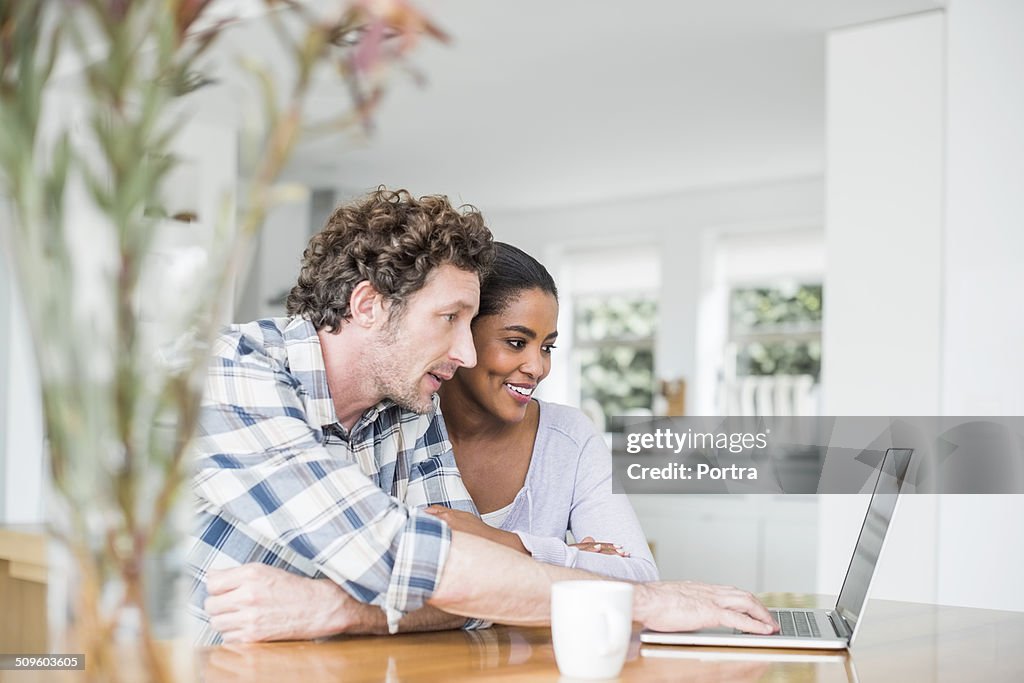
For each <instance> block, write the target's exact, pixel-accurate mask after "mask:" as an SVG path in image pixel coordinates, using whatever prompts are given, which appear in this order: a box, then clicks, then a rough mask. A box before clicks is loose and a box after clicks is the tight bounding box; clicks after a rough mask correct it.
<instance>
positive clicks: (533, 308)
mask: <svg viewBox="0 0 1024 683" xmlns="http://www.w3.org/2000/svg"><path fill="white" fill-rule="evenodd" d="M496 249H497V254H496V258H495V263H494V266H493V268H492V270H491V272H490V274H489V275H488V276H487V277H486V278H485V279H484V282H483V283H482V285H481V288H480V312H479V313H478V314H477V317H476V318H475V319H474V320H473V341H474V344H475V346H476V355H477V362H476V366H474V367H472V368H460V369H459V370H458V372H456V373H455V377H454V378H453V379H451V380H449V381H448V382H445V383H444V385H443V386H442V388H441V391H440V395H441V413H442V414H443V415H444V420H445V424H446V425H447V428H448V434H449V437H450V438H451V441H452V446H453V449H454V451H455V460H456V462H457V463H458V466H459V470H460V472H461V473H462V479H463V481H464V482H465V484H466V488H467V489H468V490H469V493H470V495H471V496H472V498H473V501H474V502H475V503H476V506H477V508H478V509H479V511H480V513H481V514H482V517H483V520H481V519H478V518H477V517H475V516H473V515H471V514H469V513H466V512H459V511H456V510H450V509H448V508H445V507H441V506H431V507H429V508H427V512H430V513H432V514H435V515H437V516H438V517H441V518H443V519H444V520H445V521H446V522H448V524H449V525H450V526H452V527H453V528H455V529H458V530H460V531H466V532H470V533H474V534H477V535H480V536H483V537H485V538H488V539H490V540H493V541H496V542H499V543H502V544H504V545H507V546H509V547H511V548H514V549H515V550H518V551H519V552H523V553H527V554H530V555H532V556H533V557H535V558H537V559H538V560H542V561H544V562H549V563H551V564H557V565H562V566H566V567H578V568H580V569H586V570H588V571H592V572H595V573H598V574H603V575H605V576H611V577H616V578H622V579H630V580H635V581H650V580H655V579H657V578H658V571H657V567H656V566H655V564H654V558H653V557H652V556H651V552H650V550H649V549H648V547H647V541H646V538H645V537H644V533H643V530H642V529H641V528H640V524H639V522H638V521H637V518H636V514H635V513H634V512H633V508H632V507H631V506H630V504H629V501H628V500H627V498H626V497H625V496H624V495H612V486H611V471H612V463H611V455H610V454H609V452H608V448H607V446H606V445H605V443H604V439H603V438H602V436H601V435H600V434H599V433H598V432H597V431H596V429H595V428H594V426H593V424H592V423H591V422H590V421H589V420H588V419H587V417H586V416H585V415H583V413H581V412H580V411H579V410H576V409H575V408H570V407H568V406H563V405H558V404H555V403H542V402H541V401H538V400H537V399H535V398H533V397H532V395H533V392H534V391H535V390H536V388H537V385H538V384H539V383H540V382H541V381H543V379H544V378H545V377H547V375H548V372H549V371H550V369H551V352H552V349H554V342H555V339H556V337H557V336H558V332H557V330H556V324H557V320H558V292H557V289H556V288H555V283H554V281H553V280H552V278H551V275H550V274H549V273H548V272H547V270H546V269H545V268H544V266H542V265H541V264H540V263H538V262H537V261H536V260H535V259H534V258H533V257H531V256H529V255H528V254H526V253H525V252H523V251H522V250H520V249H517V248H516V247H513V246H511V245H508V244H503V243H501V242H499V243H496ZM566 530H569V531H571V532H572V534H573V536H574V537H575V538H580V539H582V540H583V542H581V543H578V544H575V545H567V544H566V543H565V542H564V540H563V539H564V538H565V532H566ZM594 537H598V538H610V539H614V541H615V542H616V543H618V544H621V545H612V544H609V543H599V542H595V541H594Z"/></svg>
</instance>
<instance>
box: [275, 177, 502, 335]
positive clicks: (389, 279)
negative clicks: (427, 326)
mask: <svg viewBox="0 0 1024 683" xmlns="http://www.w3.org/2000/svg"><path fill="white" fill-rule="evenodd" d="M493 259H494V245H493V242H492V237H491V231H490V230H488V229H487V226H486V225H484V219H483V216H482V215H481V214H480V212H479V211H477V210H476V209H475V208H473V207H472V206H463V207H460V209H456V208H455V207H453V206H452V205H451V204H450V203H449V201H448V198H447V197H444V196H441V195H431V196H426V197H420V198H419V199H415V198H414V197H412V196H411V195H410V194H409V193H408V192H407V191H406V190H397V191H390V190H388V189H386V188H384V187H379V188H377V190H376V191H375V192H372V193H370V194H369V195H368V196H366V197H365V198H363V199H361V200H359V201H357V202H354V203H352V204H346V205H343V206H340V207H338V209H336V210H335V212H334V213H333V214H332V215H331V217H330V218H329V219H327V225H326V226H325V227H324V229H323V230H321V231H320V232H319V233H317V234H316V235H314V236H313V238H312V239H310V241H309V245H308V246H307V247H306V250H305V251H304V252H303V254H302V270H301V271H300V272H299V280H298V283H297V284H296V285H295V286H294V287H292V290H291V292H290V293H289V294H288V300H287V308H288V313H289V314H290V315H300V316H303V317H305V318H308V319H309V320H310V321H311V322H312V323H313V325H314V326H315V327H316V329H317V330H322V329H327V330H328V331H336V330H339V329H340V327H341V322H342V321H343V320H348V319H350V318H351V311H350V310H349V299H350V298H351V296H352V290H353V289H355V287H356V285H358V284H359V283H360V282H362V281H363V280H368V281H369V282H370V284H371V285H373V288H374V289H376V290H377V291H378V292H379V293H380V294H382V295H384V297H385V298H386V299H387V300H388V301H389V302H391V304H392V306H393V308H392V321H394V320H395V317H394V315H395V314H396V313H397V312H399V311H401V310H402V309H403V308H404V305H405V303H406V302H407V301H408V299H409V297H410V296H412V295H413V294H414V293H415V292H417V291H418V290H419V289H420V288H421V287H423V285H424V284H426V281H427V277H428V276H429V275H430V273H431V272H432V271H433V270H434V269H435V268H437V267H438V266H441V265H444V264H451V265H453V266H455V267H457V268H461V269H463V270H468V271H473V272H475V273H477V275H478V276H480V277H483V276H484V274H486V272H487V269H488V268H489V267H490V265H491V262H492V261H493Z"/></svg>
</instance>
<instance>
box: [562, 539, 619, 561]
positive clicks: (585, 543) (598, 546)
mask: <svg viewBox="0 0 1024 683" xmlns="http://www.w3.org/2000/svg"><path fill="white" fill-rule="evenodd" d="M570 547H572V548H579V549H580V550H582V551H584V552H588V553H598V554H601V555H618V556H619V557H629V553H627V552H626V551H625V550H623V549H622V546H621V545H616V544H614V543H604V542H598V541H595V540H594V537H593V536H587V537H586V538H584V539H582V540H581V541H580V542H579V543H573V544H571V546H570Z"/></svg>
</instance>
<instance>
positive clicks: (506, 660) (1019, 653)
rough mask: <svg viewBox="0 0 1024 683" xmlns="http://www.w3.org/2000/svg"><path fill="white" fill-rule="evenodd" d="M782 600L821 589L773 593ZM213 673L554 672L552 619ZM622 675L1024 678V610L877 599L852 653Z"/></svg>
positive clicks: (226, 657)
mask: <svg viewBox="0 0 1024 683" xmlns="http://www.w3.org/2000/svg"><path fill="white" fill-rule="evenodd" d="M765 599H766V602H769V603H771V604H775V605H791V604H803V605H806V604H808V603H809V602H818V603H819V604H821V603H823V602H824V603H825V604H828V603H827V601H822V600H820V599H816V598H807V597H803V596H792V595H771V596H765ZM199 666H200V670H201V676H202V678H201V680H203V681H206V683H234V682H236V681H255V682H259V681H267V682H268V683H283V682H285V681H298V682H300V683H318V682H320V681H346V682H347V681H353V682H354V681H468V680H480V679H487V680H499V681H557V680H558V678H559V675H558V669H557V668H556V666H555V659H554V654H553V652H552V649H551V635H550V631H549V630H548V629H546V628H518V627H506V626H496V627H494V628H492V629H488V630H484V631H477V632H462V631H447V632H442V633H425V634H409V635H399V636H391V637H365V638H364V637H359V638H355V637H353V638H343V639H338V640H333V641H329V642H321V643H269V644H262V645H246V646H229V645H225V646H221V647H215V648H207V649H205V650H203V651H202V652H201V653H200V655H199ZM621 680H624V681H700V682H701V683H711V682H713V681H809V682H810V681H813V682H815V683H827V682H829V681H851V682H854V683H869V682H876V681H900V682H901V683H902V682H904V681H908V682H912V683H924V682H928V681H942V682H943V683H945V682H947V681H948V682H950V683H952V682H954V681H956V682H959V681H1006V682H1007V683H1009V682H1011V681H1012V682H1013V683H1020V681H1024V613H1020V612H1000V611H995V610H980V609H966V608H956V607H941V606H936V605H926V604H914V603H903V602H889V601H877V600H875V601H871V603H870V604H869V605H868V616H867V621H866V622H865V625H864V629H863V632H862V633H860V634H859V635H858V637H857V643H856V645H855V646H854V648H853V651H852V653H850V654H847V653H845V652H843V653H837V654H827V653H822V654H813V653H809V652H807V651H797V650H746V649H737V648H706V647H701V648H696V647H666V646H648V645H644V646H641V645H640V642H639V640H638V638H637V634H636V633H634V638H633V643H632V647H631V648H630V652H629V656H628V660H627V662H626V666H625V667H624V668H623V670H622V676H621Z"/></svg>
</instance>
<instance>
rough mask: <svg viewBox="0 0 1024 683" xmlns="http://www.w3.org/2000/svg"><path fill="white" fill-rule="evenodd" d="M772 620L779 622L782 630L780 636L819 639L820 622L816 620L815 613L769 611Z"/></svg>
mask: <svg viewBox="0 0 1024 683" xmlns="http://www.w3.org/2000/svg"><path fill="white" fill-rule="evenodd" d="M769 611H770V612H771V614H772V618H773V619H775V621H777V622H779V626H780V627H781V630H780V631H779V635H782V636H792V637H794V638H818V637H820V636H821V631H820V630H819V629H818V622H817V620H815V618H814V612H801V611H799V610H783V611H778V610H769Z"/></svg>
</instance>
